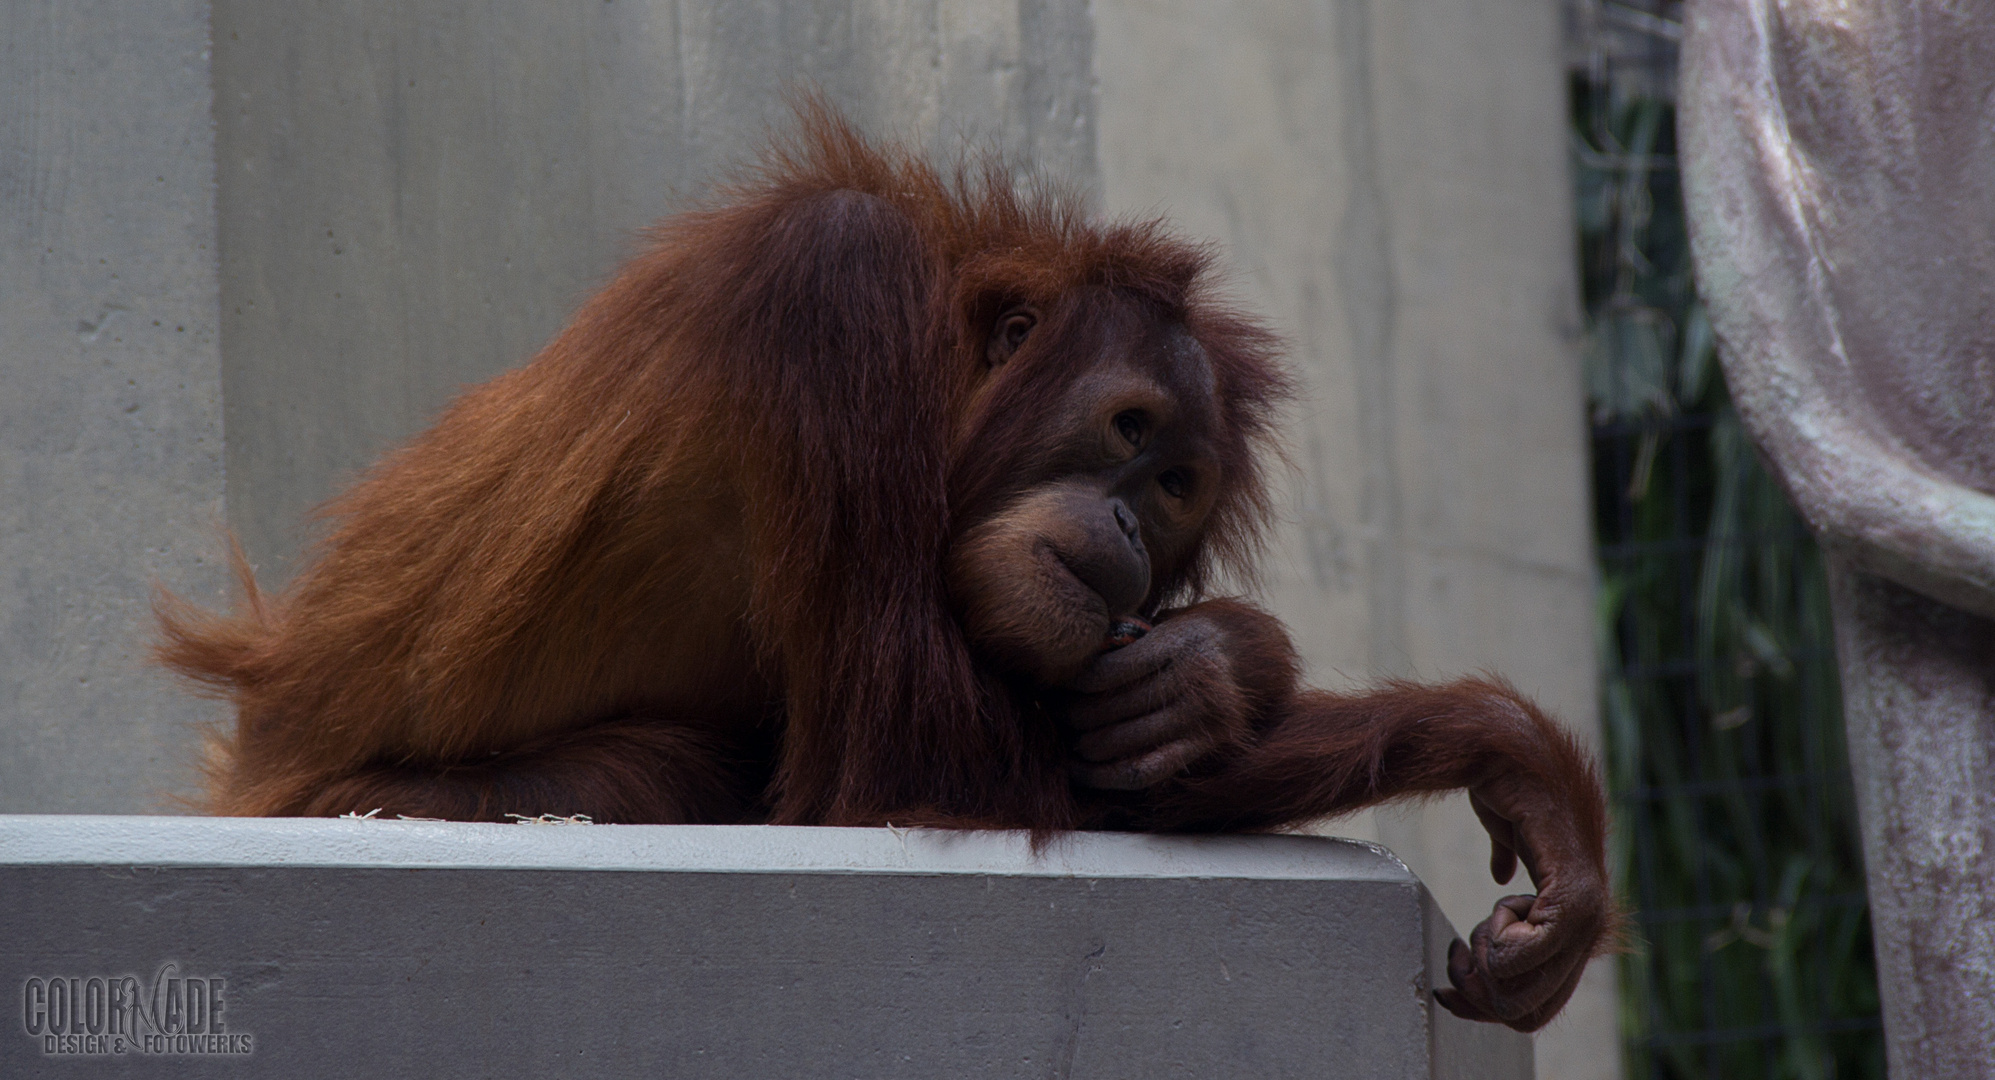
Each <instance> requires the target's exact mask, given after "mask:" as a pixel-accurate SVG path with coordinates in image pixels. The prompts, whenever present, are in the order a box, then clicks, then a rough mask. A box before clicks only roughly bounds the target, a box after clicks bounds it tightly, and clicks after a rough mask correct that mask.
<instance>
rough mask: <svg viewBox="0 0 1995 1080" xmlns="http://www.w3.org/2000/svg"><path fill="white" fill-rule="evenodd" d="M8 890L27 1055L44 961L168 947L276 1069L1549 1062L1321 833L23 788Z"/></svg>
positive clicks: (3, 886) (1349, 1073)
mask: <svg viewBox="0 0 1995 1080" xmlns="http://www.w3.org/2000/svg"><path fill="white" fill-rule="evenodd" d="M633 871H634V872H633ZM0 910H4V911H6V912H8V915H9V919H8V933H7V934H6V935H4V936H0V989H4V990H5V992H6V994H7V995H8V1001H7V1002H6V1006H7V1007H6V1009H5V1010H4V1012H0V1015H4V1016H6V1017H7V1018H8V1019H6V1020H5V1021H4V1022H0V1073H5V1074H6V1075H9V1076H13V1075H31V1074H38V1073H40V1072H41V1071H43V1070H47V1069H49V1068H51V1067H52V1066H53V1067H60V1066H62V1065H69V1064H72V1063H70V1062H65V1061H60V1060H55V1061H51V1060H50V1057H49V1056H48V1055H47V1050H48V1049H49V1043H48V1041H47V1039H48V1035H49V1034H50V1033H49V1032H48V1031H47V1030H46V1028H47V1024H48V1021H49V1019H50V1017H49V1010H48V1008H47V1005H48V1004H49V1003H48V1001H47V1000H45V999H41V1000H38V999H37V997H35V996H34V994H35V989H36V987H37V985H38V984H36V983H34V982H31V980H41V981H40V983H39V986H41V987H43V988H45V987H46V986H47V983H48V981H49V980H51V979H59V980H62V981H63V982H64V983H65V986H64V988H63V989H64V991H65V992H66V990H67V984H68V980H71V979H74V980H77V982H76V983H75V985H77V986H78V987H79V988H86V990H87V987H88V986H89V980H90V979H92V978H97V979H106V978H110V979H116V978H118V977H120V976H124V975H131V976H133V977H134V978H135V980H137V982H138V983H139V984H140V985H141V986H142V987H144V988H145V989H147V990H149V989H150V988H151V987H152V986H153V985H154V984H155V982H156V980H157V979H158V978H159V977H160V974H161V972H162V969H163V967H164V965H166V964H168V963H173V964H174V965H175V967H174V968H173V969H172V970H171V971H170V972H167V973H166V974H165V977H167V978H178V979H183V980H184V979H187V978H197V979H200V980H202V981H203V982H204V983H205V984H206V985H205V986H204V987H203V989H204V990H207V991H209V993H208V994H206V995H204V998H213V997H215V996H216V995H215V994H214V991H215V990H216V989H218V990H219V995H218V996H219V1000H220V1001H221V1002H222V1004H223V1006H224V1008H223V1010H222V1013H221V1016H222V1021H223V1024H224V1026H225V1029H226V1030H225V1031H223V1032H222V1033H221V1035H220V1036H219V1037H217V1039H216V1042H217V1043H219V1042H220V1040H221V1039H223V1038H228V1039H232V1040H233V1042H230V1043H228V1044H226V1045H227V1046H228V1048H229V1049H231V1050H235V1051H242V1050H247V1051H248V1053H247V1054H246V1055H243V1054H240V1053H238V1054H236V1055H235V1059H234V1061H232V1062H230V1063H229V1064H233V1065H235V1066H238V1067H241V1066H247V1067H248V1069H249V1070H250V1071H252V1072H254V1073H255V1074H257V1075H264V1076H284V1077H300V1078H303V1077H314V1076H390V1075H393V1076H416V1075H419V1076H427V1077H439V1078H442V1077H457V1076H491V1075H506V1076H553V1075H563V1074H565V1073H567V1072H570V1071H573V1070H580V1071H581V1072H583V1073H585V1074H587V1075H590V1076H640V1075H642V1076H657V1075H660V1074H661V1072H662V1073H664V1074H665V1075H671V1076H713V1077H724V1078H728V1080H734V1078H739V1077H753V1076H767V1077H790V1076H795V1077H820V1076H821V1077H853V1076H865V1077H880V1078H887V1077H924V1078H926V1077H959V1076H973V1075H974V1076H1017V1077H1049V1076H1050V1077H1063V1078H1064V1077H1076V1078H1078V1077H1090V1076H1098V1077H1116V1078H1120V1077H1139V1076H1140V1077H1199V1078H1218V1077H1231V1076H1238V1077H1255V1078H1262V1077H1282V1076H1295V1077H1304V1076H1311V1077H1320V1076H1336V1077H1348V1078H1352V1080H1364V1078H1381V1080H1383V1078H1394V1080H1412V1078H1416V1077H1418V1078H1428V1077H1449V1078H1460V1080H1468V1078H1470V1077H1474V1078H1477V1080H1522V1078H1523V1077H1526V1076H1529V1075H1530V1070H1531V1044H1530V1040H1529V1039H1527V1038H1525V1037H1524V1036H1521V1035H1518V1034H1516V1033H1514V1032H1510V1031H1507V1030H1505V1029H1503V1028H1498V1027H1493V1026H1491V1025H1487V1024H1475V1023H1470V1022H1467V1021H1463V1020H1458V1019H1456V1018H1455V1017H1453V1016H1451V1015H1449V1014H1448V1013H1447V1012H1446V1011H1445V1010H1443V1009H1441V1008H1440V1007H1439V1006H1437V1005H1435V1004H1434V1003H1433V1001H1432V996H1431V994H1430V993H1429V989H1430V987H1431V986H1432V985H1433V984H1434V982H1435V980H1436V979H1445V977H1446V976H1445V966H1446V946H1447V942H1448V941H1449V940H1450V938H1451V937H1452V930H1451V928H1450V927H1448V925H1447V923H1446V921H1445V920H1444V919H1443V918H1442V917H1441V915H1440V912H1439V910H1438V909H1437V908H1435V907H1434V905H1433V902H1432V901H1431V899H1429V898H1428V897H1427V894H1426V892H1425V890H1423V889H1422V888H1421V887H1420V883H1419V882H1418V880H1416V879H1415V878H1414V877H1413V876H1412V875H1411V874H1410V873H1409V872H1407V870H1406V868H1405V866H1404V865H1402V864H1401V863H1400V862H1399V861H1398V860H1396V859H1394V858H1393V857H1392V856H1391V855H1389V854H1387V853H1385V852H1383V851H1381V850H1379V849H1377V848H1374V847H1370V846H1367V845H1361V844H1356V843H1352V842H1348V841H1335V840H1324V839H1318V838H1313V837H1213V838H1197V839H1193V838H1175V837H1174V838H1160V837H1137V836H1117V835H1104V834H1096V835H1087V836H1079V837H1075V838H1072V839H1069V840H1066V841H1063V842H1061V843H1059V844H1057V845H1055V846H1054V847H1052V848H1051V849H1049V850H1048V851H1046V852H1044V853H1043V854H1034V853H1033V852H1032V851H1031V849H1030V847H1029V845H1028V844H1027V842H1026V839H1025V837H1023V836H1021V835H1016V834H996V833H972V834H946V833H942V834H938V833H932V832H925V831H921V830H912V831H907V830H902V831H894V830H885V829H879V830H874V829H788V828H774V827H671V826H569V827H551V826H518V825H461V824H440V823H439V824H425V823H413V822H391V821H328V820H307V821H296V820H293V821H270V820H262V821H242V820H235V821H201V822H190V821H184V820H183V821H177V820H174V819H169V818H123V819H119V818H27V817H16V818H5V817H0ZM384 911H392V912H394V913H395V917H394V918H392V919H387V918H382V917H381V913H382V912H384ZM209 980H222V981H221V982H220V983H219V984H217V983H215V982H211V981H209ZM44 993H46V991H45V990H44ZM164 993H165V991H162V994H164ZM17 994H19V995H23V997H22V998H15V997H14V995H17ZM140 996H142V997H147V998H148V999H149V995H146V994H144V993H142V994H141V995H140ZM107 997H108V995H107ZM65 1000H66V995H65ZM205 1003H206V1002H205V1000H204V1001H203V1002H202V1004H205ZM38 1004H39V1005H40V1006H41V1007H40V1008H39V1009H37V1008H36V1006H37V1005H38ZM60 1004H61V1003H58V1005H60ZM207 1013H208V1010H207V1009H205V1008H201V1009H197V1010H194V1015H196V1016H197V1017H199V1018H200V1019H202V1020H203V1021H205V1019H206V1016H207ZM58 1015H60V1012H58ZM60 1018H61V1019H63V1020H64V1021H66V1020H67V1017H66V1016H62V1017H60ZM162 1019H163V1018H162ZM67 1026H68V1025H67V1023H66V1022H65V1023H64V1024H63V1027H64V1028H65V1029H66V1028H67ZM98 1026H99V1029H100V1034H104V1035H108V1034H109V1032H108V1031H104V1030H103V1029H104V1028H106V1027H108V1024H106V1023H102V1022H100V1024H99V1025H98ZM140 1026H141V1027H143V1026H144V1020H141V1021H140ZM202 1026H204V1027H205V1026H208V1025H206V1024H205V1023H203V1024H202ZM35 1029H41V1030H35ZM203 1034H204V1035H207V1034H211V1033H209V1032H204V1033H203ZM245 1037H247V1039H248V1042H247V1043H246V1044H245V1043H244V1042H243V1040H244V1038H245ZM83 1045H87V1046H89V1047H91V1048H93V1049H102V1050H105V1051H108V1052H107V1053H103V1054H100V1055H97V1056H96V1060H93V1061H92V1062H90V1064H91V1065H95V1066H97V1068H93V1069H91V1070H90V1071H91V1072H92V1073H93V1074H96V1073H98V1072H101V1071H106V1070H108V1071H112V1072H115V1073H118V1074H119V1075H125V1074H132V1073H140V1072H143V1073H144V1074H146V1075H180V1074H183V1073H200V1074H202V1075H208V1074H210V1073H211V1072H212V1070H213V1069H214V1068H215V1067H217V1064H218V1063H217V1062H214V1061H210V1060H204V1059H202V1058H196V1057H187V1056H182V1057H162V1056H143V1055H142V1054H141V1053H140V1052H139V1051H137V1050H131V1049H128V1050H127V1051H126V1052H125V1053H123V1054H122V1055H120V1054H118V1053H117V1052H116V1049H115V1044H112V1043H110V1041H109V1040H108V1039H106V1040H104V1042H102V1043H91V1044H82V1043H79V1046H83ZM154 1045H159V1044H154ZM55 1046H56V1048H57V1049H62V1048H63V1046H64V1044H63V1043H62V1042H60V1041H58V1042H57V1043H56V1044H55ZM144 1046H145V1044H143V1043H142V1044H141V1047H144Z"/></svg>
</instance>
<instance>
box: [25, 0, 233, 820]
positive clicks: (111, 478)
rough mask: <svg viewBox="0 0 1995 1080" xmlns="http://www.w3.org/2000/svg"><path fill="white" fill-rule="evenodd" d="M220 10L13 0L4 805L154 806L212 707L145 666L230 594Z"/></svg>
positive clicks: (179, 781) (183, 771)
mask: <svg viewBox="0 0 1995 1080" xmlns="http://www.w3.org/2000/svg"><path fill="white" fill-rule="evenodd" d="M210 114H211V101H210V92H209V80H208V25H207V18H206V5H205V4H203V3H199V2H196V0H162V2H158V3H149V4H130V3H115V2H100V0H61V2H49V3H21V2H9V3H5V4H0V810H28V809H34V810H40V811H81V810H94V811H117V812H132V813H137V812H145V811H147V810H151V809H157V808H159V807H160V804H161V799H162V796H163V795H165V794H167V793H169V792H172V791H175V790H185V784H186V780H187V779H188V778H189V776H190V775H191V769H190V766H191V764H192V761H191V754H192V748H193V747H194V745H195V743H194V739H193V738H192V725H193V724H194V722H195V721H196V720H198V719H199V718H201V717H203V716H206V715H208V714H209V713H210V712H211V711H212V710H210V709H209V708H207V707H206V706H205V705H204V704H202V703H200V702H197V701H194V700H192V699H190V698H188V697H187V696H186V695H184V694H182V693H180V692H179V691H178V689H177V688H174V687H171V686H169V684H168V683H167V681H166V679H164V678H163V677H161V676H160V675H158V674H157V673H155V672H153V671H151V670H149V669H147V668H146V667H145V666H144V664H143V662H142V661H143V656H144V651H145V645H146V635H147V634H148V632H149V630H150V622H151V617H150V614H149V608H148V603H147V590H148V584H149V582H150V581H151V580H154V579H156V580H158V581H160V582H163V583H164V584H166V585H168V586H170V587H172V588H174V589H177V590H179V591H181V592H182V593H184V594H186V595H188V596H190V597H193V598H195V599H199V600H202V601H205V602H207V603H211V604H212V603H216V602H219V601H220V600H221V599H222V598H223V592H222V575H221V573H220V572H219V568H218V560H217V559H216V555H217V553H218V552H219V550H220V544H219V538H220V535H221V523H222V516H223V508H222V487H223V480H222V457H223V450H222V393H221V390H222V386H221V356H220V353H219V351H218V348H217V343H216V334H217V326H216V275H215V213H214V143H213V137H212V134H211V125H210V120H209V117H210Z"/></svg>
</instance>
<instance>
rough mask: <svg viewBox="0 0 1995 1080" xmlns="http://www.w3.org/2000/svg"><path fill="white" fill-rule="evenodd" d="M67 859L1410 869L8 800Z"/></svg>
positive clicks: (1341, 842) (1346, 876) (1140, 851)
mask: <svg viewBox="0 0 1995 1080" xmlns="http://www.w3.org/2000/svg"><path fill="white" fill-rule="evenodd" d="M65 865H67V866H78V865H82V866H240V867H283V866H295V867H374V868H408V869H460V870H624V871H634V870H653V871H678V872H682V873H698V872H707V873H763V874H781V873H789V874H797V873H801V874H909V875H936V874H995V875H1006V876H1018V877H1080V878H1260V879H1274V880H1345V881H1386V882H1405V883H1411V882H1413V881H1414V880H1415V879H1414V877H1413V874H1412V873H1411V872H1410V871H1408V870H1407V868H1406V865H1405V864H1404V863H1402V862H1400V861H1399V859H1397V858H1396V857H1394V856H1393V854H1392V853H1391V852H1389V851H1387V850H1385V849H1384V848H1382V847H1379V846H1377V845H1375V844H1368V843H1364V842H1363V841H1358V840H1346V839H1339V838H1333V837H1322V836H1292V835H1282V836H1152V835H1141V834H1132V833H1103V832H1094V833H1067V834H1062V835H1060V836H1058V837H1056V838H1055V839H1054V840H1053V841H1052V842H1051V843H1050V844H1048V845H1047V846H1046V847H1045V848H1044V849H1043V850H1041V851H1038V852H1035V851H1033V850H1032V845H1031V843H1030V842H1029V841H1028V840H1027V837H1026V835H1025V834H1024V833H1017V832H955V831H949V830H939V829H893V828H884V829H848V828H820V827H803V826H786V825H538V824H519V825H493V824H472V823H465V822H431V821H399V820H398V821H384V820H360V819H350V818H349V819H342V818H206V817H150V816H128V817H112V816H96V815H57V814H49V815H42V814H0V868H5V867H9V866H65Z"/></svg>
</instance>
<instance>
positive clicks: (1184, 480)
mask: <svg viewBox="0 0 1995 1080" xmlns="http://www.w3.org/2000/svg"><path fill="white" fill-rule="evenodd" d="M1157 486H1158V487H1160V488H1163V489H1164V494H1166V495H1169V496H1170V497H1171V498H1173V499H1182V498H1184V497H1185V493H1186V492H1188V491H1190V490H1191V478H1190V477H1188V476H1186V475H1185V474H1184V473H1182V472H1179V471H1178V470H1176V469H1171V470H1168V471H1166V472H1165V473H1164V474H1163V475H1161V476H1159V477H1157Z"/></svg>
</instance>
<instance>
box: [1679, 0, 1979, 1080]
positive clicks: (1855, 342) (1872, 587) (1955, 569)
mask: <svg viewBox="0 0 1995 1080" xmlns="http://www.w3.org/2000/svg"><path fill="white" fill-rule="evenodd" d="M1684 63H1685V70H1684V77H1683V86H1684V90H1685V96H1684V101H1683V114H1682V116H1683V119H1682V126H1681V133H1682V138H1683V140H1684V150H1685V158H1684V180H1685V191H1686V195H1687V197H1688V203H1689V208H1690V214H1691V226H1692V228H1691V238H1692V242H1693V249H1694V253H1695V255H1696V259H1697V271H1698V277H1699V282H1700V289H1701V291H1702V292H1703V294H1704V297H1705V300H1706V303H1707V304H1708V305H1709V307H1710V309H1711V315H1712V325H1713V327H1714V328H1715V329H1716V330H1717V333H1718V339H1719V345H1720V350H1719V351H1720V356H1721V357H1722V358H1723V361H1724V364H1725V373H1726V377H1727V381H1728V382H1729V384H1730V386H1731V390H1732V396H1733V398H1734V400H1736V401H1737V402H1738V406H1739V412H1740V415H1741V417H1742V418H1743V419H1744V420H1745V422H1746V425H1747V427H1748V428H1749V429H1750V430H1751V432H1752V434H1753V437H1754V438H1755V439H1756V440H1757V441H1758V443H1759V445H1760V447H1761V449H1762V450H1763V451H1764V452H1765V454H1766V456H1767V459H1768V460H1769V462H1770V463H1771V465H1772V466H1773V468H1774V470H1775V472H1776V473H1777V474H1778V475H1779V476H1780V478H1781V480H1782V482H1783V483H1784V484H1785V485H1786V487H1787V489H1788V491H1789V492H1790V493H1791V494H1792V496H1793V497H1794V500H1795V503H1796V505H1797V506H1798V507H1799V509H1800V510H1801V512H1802V514H1803V515H1805V516H1806V517H1807V519H1808V521H1809V524H1810V525H1812V526H1813V527H1814V529H1815V530H1816V532H1817V535H1818V536H1819V537H1820V538H1821V540H1822V543H1823V545H1824V547H1825V548H1826V549H1827V550H1828V552H1829V554H1830V562H1831V586H1832V595H1833V599H1834V603H1835V618H1836V644H1837V651H1838V655H1839V657H1840V659H1841V662H1842V671H1843V685H1844V702H1845V706H1846V709H1845V711H1846V714H1847V718H1848V719H1847V728H1848V735H1849V744H1850V762H1851V768H1852V771H1853V773H1854V779H1855V781H1856V791H1857V801H1858V809H1859V811H1860V813H1861V816H1862V819H1863V846H1864V863H1865V872H1866V875H1867V877H1868V883H1869V894H1870V905H1871V908H1870V911H1871V928H1872V931H1873V934H1874V940H1875V942H1876V951H1877V962H1878V963H1877V966H1878V984H1879V990H1880V992H1881V994H1882V997H1883V1006H1884V1027H1885V1047H1886V1053H1887V1056H1888V1059H1889V1063H1890V1068H1891V1073H1892V1075H1893V1076H1898V1077H1928V1076H1930V1077H1942V1076H1944V1077H1990V1076H1995V931H1991V929H1990V928H1991V926H1995V904H1991V901H1990V899H1989V898H1990V897H1991V896H1995V863H1991V862H1990V860H1989V858H1988V855H1987V853H1988V852H1989V851H1990V850H1991V849H1995V678H1991V677H1992V676H1995V665H1991V660H1995V652H1991V647H1995V621H1991V619H1995V440H1991V439H1990V438H1989V432H1990V431H1991V430H1995V382H1991V381H1990V380H1989V378H1988V373H1989V369H1988V364H1989V360H1988V358H1989V355H1990V348H1991V345H1995V311H1991V309H1990V307H1989V304H1988V281H1989V278H1990V275H1991V271H1995V233H1991V232H1990V230H1989V224H1988V223H1989V221H1990V220H1991V218H1995V152H1991V151H1995V11H1991V10H1990V9H1988V8H1986V7H1983V6H1977V5H1955V4H1946V3H1937V2H1920V3H1910V4H1906V3H1884V2H1874V0H1864V2H1855V3H1848V2H1836V3H1829V2H1793V3H1785V4H1780V5H1777V7H1776V5H1773V4H1770V3H1767V2H1765V0H1700V2H1698V3H1694V4H1692V5H1691V17H1690V21H1689V25H1688V28H1687V36H1686V39H1685V48H1684Z"/></svg>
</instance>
